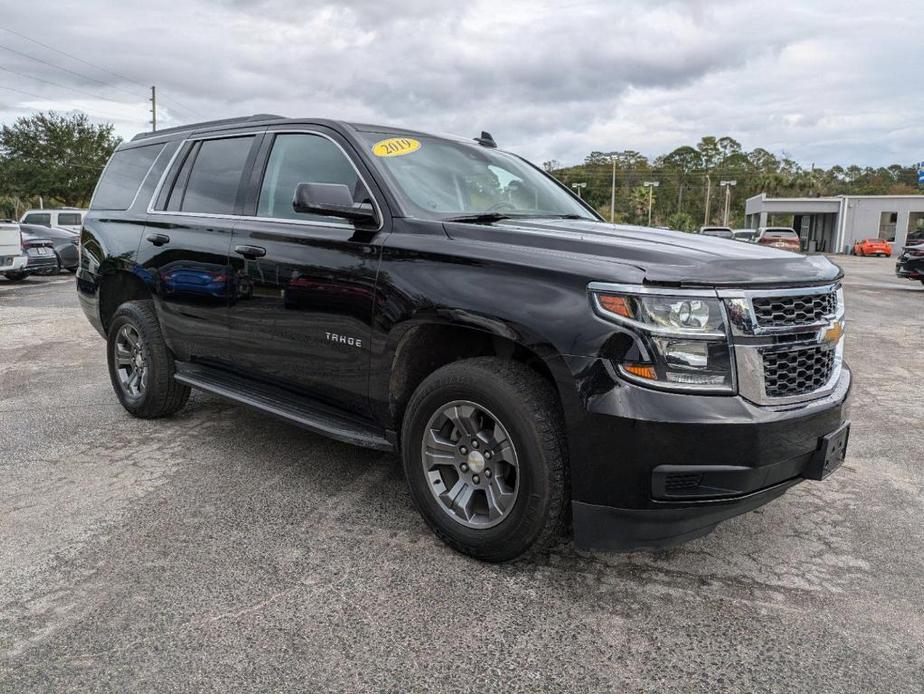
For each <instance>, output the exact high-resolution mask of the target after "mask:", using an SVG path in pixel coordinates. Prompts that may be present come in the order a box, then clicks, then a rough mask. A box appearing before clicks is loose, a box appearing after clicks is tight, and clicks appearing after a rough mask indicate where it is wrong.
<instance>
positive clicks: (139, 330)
mask: <svg viewBox="0 0 924 694" xmlns="http://www.w3.org/2000/svg"><path fill="white" fill-rule="evenodd" d="M132 335H134V337H135V340H134V342H133V341H132V337H131V336H132ZM106 343H107V349H106V354H107V357H108V362H109V378H110V380H111V381H112V388H113V390H115V393H116V396H117V397H118V398H119V402H120V403H122V407H124V408H125V409H126V410H128V412H129V413H130V414H132V415H134V416H135V417H140V418H142V419H154V418H157V417H166V416H167V415H171V414H173V413H174V412H176V411H177V410H179V409H180V408H181V407H183V405H185V404H186V401H187V400H188V399H189V387H188V386H185V385H182V384H181V383H177V382H176V381H175V380H174V378H173V374H174V372H175V371H176V368H175V366H174V362H173V355H172V354H171V353H170V350H169V349H168V348H167V344H166V342H164V337H163V335H162V334H161V332H160V324H159V323H158V322H157V316H156V314H155V313H154V303H153V302H152V301H130V302H127V303H124V304H122V305H121V306H119V308H118V309H117V310H116V312H115V315H114V316H113V317H112V321H111V323H110V325H109V331H108V337H107V340H106ZM117 353H120V354H121V355H122V358H123V365H120V363H119V356H117ZM126 354H127V355H128V358H127V362H126V359H125V355H126ZM133 375H135V376H136V379H135V380H133V379H132V376H133ZM133 383H134V386H133V385H132V384H133Z"/></svg>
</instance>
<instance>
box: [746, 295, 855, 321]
mask: <svg viewBox="0 0 924 694" xmlns="http://www.w3.org/2000/svg"><path fill="white" fill-rule="evenodd" d="M752 304H753V306H754V317H755V318H756V319H757V325H759V326H760V327H762V328H791V327H795V326H799V325H812V324H814V323H821V322H823V321H824V320H825V318H826V317H828V316H833V315H834V314H835V312H836V311H837V293H836V292H829V293H827V294H805V295H803V296H773V297H769V296H768V297H759V298H755V299H753V300H752Z"/></svg>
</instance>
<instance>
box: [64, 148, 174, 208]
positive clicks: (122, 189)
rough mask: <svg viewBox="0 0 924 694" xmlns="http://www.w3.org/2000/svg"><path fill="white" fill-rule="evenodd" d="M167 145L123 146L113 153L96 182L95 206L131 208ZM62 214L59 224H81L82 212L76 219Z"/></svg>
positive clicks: (93, 205)
mask: <svg viewBox="0 0 924 694" xmlns="http://www.w3.org/2000/svg"><path fill="white" fill-rule="evenodd" d="M163 148H164V146H163V145H162V144H160V145H148V146H147V147H133V148H132V149H121V150H119V151H117V152H116V153H115V154H113V155H112V159H110V160H109V165H108V166H107V167H106V170H105V171H104V172H103V177H102V178H101V179H100V181H99V184H97V186H96V193H95V194H94V195H93V204H92V207H93V209H94V210H127V209H128V207H129V205H131V204H132V200H134V199H135V194H136V193H137V192H138V188H140V187H141V183H142V181H144V177H145V176H146V175H147V173H148V171H150V169H151V165H152V164H153V163H154V160H155V159H156V158H157V155H158V154H160V151H161V150H162V149H163ZM63 216H64V215H59V221H58V223H59V224H80V219H79V217H80V215H79V214H78V215H75V216H76V217H77V218H78V219H77V221H76V222H63V221H60V218H61V217H63Z"/></svg>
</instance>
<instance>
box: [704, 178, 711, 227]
mask: <svg viewBox="0 0 924 694" xmlns="http://www.w3.org/2000/svg"><path fill="white" fill-rule="evenodd" d="M711 195H712V178H711V177H710V176H709V174H706V214H705V215H703V226H704V227H705V226H709V198H710V196H711Z"/></svg>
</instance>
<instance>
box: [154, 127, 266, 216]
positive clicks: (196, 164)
mask: <svg viewBox="0 0 924 694" xmlns="http://www.w3.org/2000/svg"><path fill="white" fill-rule="evenodd" d="M252 143H253V136H249V137H233V138H226V139H219V140H203V141H202V142H200V143H199V145H198V148H197V149H196V150H194V151H192V152H190V156H189V158H188V159H187V165H190V164H191V168H190V170H189V179H188V181H187V182H186V186H185V188H184V189H183V191H182V193H180V191H179V190H174V194H173V195H171V197H170V204H169V205H168V209H179V210H181V211H182V212H200V213H208V214H232V213H233V212H234V204H235V201H236V199H237V192H238V188H239V187H240V183H241V176H242V175H243V173H244V165H245V164H246V162H247V155H248V154H249V153H250V146H251V144H252ZM185 168H186V165H184V169H185ZM183 176H184V173H183V172H181V174H180V180H178V182H177V184H178V185H181V183H182V178H183ZM177 195H181V200H177Z"/></svg>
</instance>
